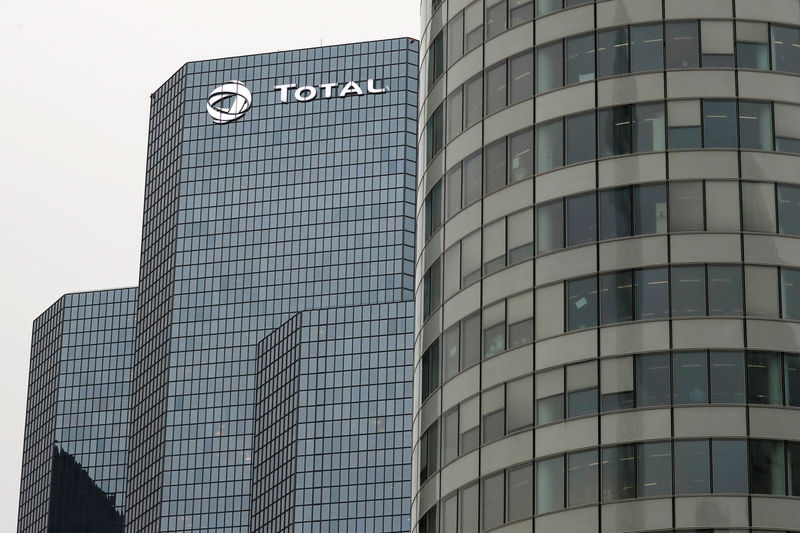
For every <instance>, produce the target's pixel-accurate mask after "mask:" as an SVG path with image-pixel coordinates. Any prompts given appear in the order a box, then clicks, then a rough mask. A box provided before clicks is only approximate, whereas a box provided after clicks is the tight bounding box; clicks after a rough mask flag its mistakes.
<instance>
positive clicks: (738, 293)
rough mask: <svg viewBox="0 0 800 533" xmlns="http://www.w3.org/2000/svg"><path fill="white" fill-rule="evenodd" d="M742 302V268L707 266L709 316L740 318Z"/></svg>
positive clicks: (742, 307)
mask: <svg viewBox="0 0 800 533" xmlns="http://www.w3.org/2000/svg"><path fill="white" fill-rule="evenodd" d="M742 300H743V297H742V267H740V266H718V265H709V266H708V314H709V316H742V314H743V311H744V305H743V302H742Z"/></svg>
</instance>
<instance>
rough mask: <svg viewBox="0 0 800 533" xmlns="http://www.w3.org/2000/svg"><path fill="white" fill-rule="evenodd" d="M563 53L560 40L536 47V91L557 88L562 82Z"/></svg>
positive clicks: (541, 91)
mask: <svg viewBox="0 0 800 533" xmlns="http://www.w3.org/2000/svg"><path fill="white" fill-rule="evenodd" d="M563 77H564V54H563V52H562V46H561V41H558V42H556V43H553V44H550V45H547V46H539V47H537V48H536V92H537V93H543V92H546V91H550V90H552V89H557V88H558V87H561V86H562V85H563V84H564V81H563Z"/></svg>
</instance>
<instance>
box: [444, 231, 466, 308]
mask: <svg viewBox="0 0 800 533" xmlns="http://www.w3.org/2000/svg"><path fill="white" fill-rule="evenodd" d="M442 274H443V276H442V278H443V279H442V296H443V298H444V299H445V300H447V299H448V298H450V297H451V296H453V295H454V294H455V293H457V292H458V290H459V289H460V288H461V243H456V244H454V245H453V246H451V247H450V248H448V249H447V250H446V251H445V252H444V268H443V269H442Z"/></svg>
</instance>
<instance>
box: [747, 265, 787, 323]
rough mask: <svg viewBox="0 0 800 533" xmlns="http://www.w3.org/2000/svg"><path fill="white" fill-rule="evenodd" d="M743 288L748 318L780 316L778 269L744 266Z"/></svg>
mask: <svg viewBox="0 0 800 533" xmlns="http://www.w3.org/2000/svg"><path fill="white" fill-rule="evenodd" d="M744 287H745V291H746V292H745V301H746V302H747V315H748V316H755V317H765V318H778V317H779V316H780V310H779V309H778V302H779V301H780V297H779V291H780V284H779V283H778V267H769V266H756V265H745V267H744Z"/></svg>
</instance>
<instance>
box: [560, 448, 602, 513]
mask: <svg viewBox="0 0 800 533" xmlns="http://www.w3.org/2000/svg"><path fill="white" fill-rule="evenodd" d="M597 455H598V454H597V450H588V451H585V452H575V453H570V454H567V505H569V506H574V505H585V504H588V503H595V502H596V501H597V497H598V485H599V479H598V478H599V474H600V469H599V468H598V467H599V466H600V465H599V462H598V460H597Z"/></svg>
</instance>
